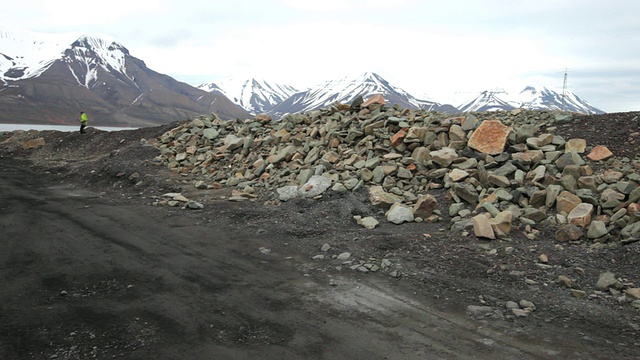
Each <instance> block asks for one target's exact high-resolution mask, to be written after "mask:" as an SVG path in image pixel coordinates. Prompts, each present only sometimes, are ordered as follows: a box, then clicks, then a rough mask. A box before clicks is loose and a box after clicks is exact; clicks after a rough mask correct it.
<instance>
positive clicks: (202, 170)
mask: <svg viewBox="0 0 640 360" xmlns="http://www.w3.org/2000/svg"><path fill="white" fill-rule="evenodd" d="M577 119H579V118H576V117H574V116H573V115H570V114H562V113H553V112H545V111H542V112H536V111H524V110H520V109H518V110H514V111H511V112H508V113H507V112H505V113H478V114H469V115H465V116H453V117H452V116H450V115H447V114H442V113H437V112H429V111H422V110H417V111H415V110H407V109H402V108H400V107H397V106H396V107H389V106H387V105H386V104H384V103H380V102H377V103H376V102H374V103H370V104H368V103H364V104H362V106H349V105H337V106H334V107H331V108H327V109H323V110H318V111H312V112H308V113H304V114H295V115H289V116H287V117H285V118H283V119H282V121H281V122H278V123H272V122H271V119H270V118H269V117H267V116H265V115H261V116H257V117H256V118H255V119H254V120H250V121H245V122H237V121H232V122H224V121H221V120H220V119H217V118H202V117H201V118H198V119H196V120H194V121H193V122H189V123H185V124H184V125H182V126H180V127H177V128H175V129H173V130H171V131H169V132H167V133H165V134H164V135H163V136H162V137H161V138H160V139H159V141H158V146H159V148H160V149H161V150H162V155H161V156H160V157H159V159H158V160H162V161H164V162H166V163H167V164H168V167H169V168H170V169H171V170H172V171H175V172H177V173H184V174H192V175H195V176H197V177H199V178H201V180H202V181H203V182H204V183H205V184H207V185H209V186H233V187H237V188H238V189H239V190H246V191H245V192H244V193H243V192H241V191H239V192H238V193H237V195H238V198H242V197H243V196H247V197H252V196H254V195H253V193H254V191H255V189H260V188H264V189H267V190H272V191H273V192H274V193H276V192H277V194H278V197H279V200H281V201H286V200H289V199H292V198H295V197H303V196H307V197H313V196H317V195H320V194H321V193H322V192H324V191H326V190H327V189H328V188H331V189H333V191H355V190H358V189H360V188H363V187H365V188H367V189H368V193H369V196H370V200H371V202H372V204H374V205H376V206H379V207H382V208H384V209H385V210H388V211H387V213H386V214H387V215H386V216H387V219H388V221H391V222H394V223H403V222H414V221H440V220H441V219H442V216H441V215H442V213H443V212H447V213H448V214H449V215H450V216H451V222H450V223H449V224H448V226H449V228H450V229H451V230H453V231H456V232H461V233H466V232H468V233H473V234H475V236H477V237H480V238H487V239H494V238H505V237H508V236H509V234H510V233H511V232H512V231H524V232H525V233H526V234H527V236H528V237H530V238H532V239H535V238H536V237H538V236H540V231H541V229H543V228H544V229H554V236H555V238H556V240H557V241H559V242H563V243H564V242H572V241H579V240H583V239H589V240H590V241H595V242H597V243H606V242H608V241H616V242H625V243H627V242H633V241H637V240H638V238H639V237H638V236H639V235H640V221H639V220H640V217H638V216H637V215H636V213H637V212H639V211H640V204H639V201H640V188H639V187H638V184H639V183H640V175H639V174H638V168H640V161H639V160H638V159H635V158H632V159H629V158H622V159H620V158H613V156H614V154H613V153H612V152H611V151H610V149H608V147H607V146H603V145H602V144H597V143H596V144H593V143H588V142H587V141H586V139H583V138H567V139H566V138H563V137H562V136H559V135H555V134H554V130H557V128H558V127H559V126H563V124H571V123H572V122H574V121H577ZM637 135H638V134H631V135H630V136H632V137H636V136H637ZM605 165H607V166H606V167H605ZM436 189H443V190H445V191H446V195H445V198H446V201H447V202H446V203H443V202H442V200H438V199H436V197H434V196H433V195H431V192H432V191H434V190H436ZM449 202H450V203H449Z"/></svg>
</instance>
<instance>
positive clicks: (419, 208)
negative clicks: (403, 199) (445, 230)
mask: <svg viewBox="0 0 640 360" xmlns="http://www.w3.org/2000/svg"><path fill="white" fill-rule="evenodd" d="M437 207H438V200H436V198H435V197H434V196H433V195H430V194H427V195H420V196H419V197H418V201H416V204H415V205H414V206H413V215H414V216H416V217H421V218H423V219H426V218H428V217H429V216H431V214H433V211H434V210H435V209H436V208H437Z"/></svg>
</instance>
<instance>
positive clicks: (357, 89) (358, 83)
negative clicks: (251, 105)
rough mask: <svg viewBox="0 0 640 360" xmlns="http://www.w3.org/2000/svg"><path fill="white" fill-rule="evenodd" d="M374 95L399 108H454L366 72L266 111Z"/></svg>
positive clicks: (278, 111) (274, 112) (314, 106)
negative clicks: (416, 94)
mask: <svg viewBox="0 0 640 360" xmlns="http://www.w3.org/2000/svg"><path fill="white" fill-rule="evenodd" d="M374 94H381V95H383V96H384V98H385V100H386V101H387V102H388V103H389V104H398V105H400V106H402V107H403V108H410V109H427V110H437V111H443V112H455V111H456V108H454V107H453V106H451V105H443V104H440V103H436V102H433V101H429V100H421V99H416V98H415V97H413V96H412V95H411V94H409V93H407V92H406V91H404V90H402V89H400V88H397V87H395V86H393V85H391V84H390V83H389V82H387V81H386V80H385V79H383V78H382V77H381V76H380V75H378V74H375V73H371V72H367V73H364V74H363V75H361V76H359V77H355V78H348V77H345V78H342V79H339V80H331V81H327V82H326V83H324V84H321V85H320V86H318V87H315V88H312V89H309V90H307V91H303V92H300V93H297V94H295V95H293V96H291V97H290V98H288V99H287V100H285V101H284V102H282V103H281V104H279V105H278V106H276V107H275V108H274V109H273V110H271V111H270V112H269V113H270V114H272V115H273V116H276V117H277V116H282V115H283V114H286V113H296V112H307V111H311V110H316V109H319V108H323V107H327V106H329V105H331V104H332V103H334V102H341V103H350V102H352V101H353V100H354V99H356V98H357V97H358V96H362V97H364V98H368V97H370V96H372V95H374Z"/></svg>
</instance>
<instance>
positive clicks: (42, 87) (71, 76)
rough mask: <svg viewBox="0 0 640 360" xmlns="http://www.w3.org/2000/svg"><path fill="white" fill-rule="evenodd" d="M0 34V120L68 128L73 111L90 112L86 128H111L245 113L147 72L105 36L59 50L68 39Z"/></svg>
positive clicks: (210, 95) (222, 100) (223, 100)
mask: <svg viewBox="0 0 640 360" xmlns="http://www.w3.org/2000/svg"><path fill="white" fill-rule="evenodd" d="M0 33H1V34H2V41H0V46H2V47H1V48H0V59H4V60H3V62H2V65H0V66H2V67H1V68H0V70H2V75H0V76H1V78H2V80H3V83H0V95H2V96H0V106H1V107H2V109H3V112H2V113H0V122H14V123H55V124H74V123H75V119H76V117H77V113H78V112H79V111H80V110H84V111H85V112H87V113H88V114H89V115H90V124H93V125H98V124H99V125H112V126H118V125H128V126H146V125H154V124H163V123H169V122H172V121H176V120H184V119H187V118H193V117H195V116H198V115H201V114H208V113H211V112H215V113H216V114H218V115H219V116H220V117H221V118H227V119H228V118H235V117H239V118H247V117H249V116H250V115H249V114H248V113H247V112H246V111H244V110H243V109H242V108H240V107H239V106H237V105H236V104H234V103H233V102H231V101H230V100H229V99H227V98H226V97H225V96H224V95H221V94H218V93H208V92H206V91H202V90H199V89H196V88H194V87H192V86H191V85H188V84H186V83H182V82H179V81H177V80H175V79H173V78H171V77H169V76H167V75H163V74H160V73H157V72H155V71H153V70H151V69H149V68H148V67H147V66H146V65H145V63H144V62H143V61H142V60H140V59H137V58H135V57H133V56H131V55H130V53H129V51H128V50H127V49H126V48H125V47H124V46H122V45H121V44H119V43H117V42H115V41H113V40H111V39H108V38H107V37H98V36H86V35H82V36H80V37H78V38H77V39H75V41H72V42H70V43H68V45H64V41H66V39H68V38H69V37H70V36H69V35H66V36H61V37H58V38H56V39H63V40H58V41H52V38H50V37H46V36H45V37H43V38H42V39H41V40H33V39H35V38H37V35H38V34H34V33H20V32H8V31H0ZM21 35H22V36H21ZM25 35H26V36H25ZM25 38H26V39H28V40H25ZM11 44H13V45H15V46H10V45H11ZM29 44H31V45H33V46H32V47H30V46H28V45H29ZM34 48H35V50H34ZM38 48H46V49H47V51H38ZM12 49H13V50H12ZM20 51H22V53H23V54H25V55H19V54H18V53H19V52H20Z"/></svg>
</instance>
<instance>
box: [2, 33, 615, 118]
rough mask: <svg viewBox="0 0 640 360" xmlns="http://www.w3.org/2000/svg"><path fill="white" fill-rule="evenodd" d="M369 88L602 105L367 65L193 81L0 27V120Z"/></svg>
mask: <svg viewBox="0 0 640 360" xmlns="http://www.w3.org/2000/svg"><path fill="white" fill-rule="evenodd" d="M376 94H380V95H382V96H383V97H384V98H385V100H386V101H387V103H389V104H390V105H393V104H398V105H399V106H401V107H404V108H411V109H426V110H434V111H441V112H449V113H456V112H461V111H462V112H465V111H483V110H489V111H496V110H510V109H514V108H518V107H524V108H532V109H552V110H553V109H555V110H568V111H575V112H583V113H587V114H590V113H604V112H603V111H601V110H599V109H597V108H595V107H593V106H591V105H590V104H588V103H587V102H586V101H584V100H583V99H581V98H580V97H579V96H577V95H576V94H574V93H571V92H567V93H566V94H565V95H564V96H563V95H562V94H559V93H558V92H556V91H553V90H549V89H547V88H536V87H525V89H524V90H522V91H519V92H512V93H510V94H507V95H505V94H499V93H497V92H490V91H485V92H482V93H480V94H479V95H478V96H477V97H476V98H474V99H470V100H467V101H465V102H464V103H461V104H460V105H459V106H458V107H456V106H454V105H451V104H446V103H441V102H436V101H432V100H430V99H428V97H426V96H423V98H417V97H415V96H413V95H412V94H410V93H409V92H407V91H405V90H403V89H402V88H400V87H398V86H396V85H392V84H391V83H390V82H389V81H387V80H386V79H384V78H383V77H382V76H380V75H379V74H376V73H373V72H365V73H363V74H360V75H357V76H351V77H348V76H345V77H343V78H340V79H335V80H329V81H326V82H324V83H322V84H319V85H317V86H314V87H311V88H307V89H304V90H299V89H297V88H295V87H293V86H290V85H287V84H282V83H274V82H268V81H266V80H261V79H256V78H251V79H246V80H235V81H233V82H231V81H226V80H223V81H222V82H219V84H216V83H213V82H211V83H203V84H200V85H198V86H193V85H190V84H187V83H184V82H180V81H178V80H176V79H173V78H172V77H170V76H168V75H165V74H160V73H158V72H155V71H153V70H151V69H149V68H148V67H147V66H146V64H145V62H144V61H143V60H142V59H138V58H136V57H133V56H132V55H131V54H130V53H129V51H128V49H127V48H126V47H124V46H123V45H122V44H121V43H119V42H117V41H115V40H113V39H112V38H110V37H109V36H103V35H88V34H79V33H64V34H56V35H53V34H38V33H33V32H28V31H19V30H7V29H6V28H3V27H0V95H2V96H0V106H2V108H3V110H4V111H3V112H2V114H0V122H14V123H21V122H22V123H27V122H31V123H53V124H70V123H75V122H74V119H75V118H76V117H77V113H78V112H79V111H80V110H87V111H88V112H89V114H90V115H91V117H92V118H93V119H95V121H97V123H96V122H93V123H94V124H100V125H112V126H130V125H136V126H146V125H155V124H162V123H167V122H172V121H177V120H184V119H186V118H192V117H195V116H198V115H202V114H207V113H211V112H214V113H216V114H218V115H219V116H220V117H221V118H222V119H231V118H240V119H246V118H250V117H251V116H254V115H256V114H259V113H267V114H269V115H271V116H272V117H274V118H278V117H281V116H283V115H284V114H287V113H296V112H306V111H310V110H316V109H319V108H323V107H328V106H331V105H332V104H333V103H336V102H340V103H351V102H352V101H353V100H354V99H356V98H358V97H360V96H362V97H363V98H368V97H371V96H373V95H376ZM425 98H426V99H425Z"/></svg>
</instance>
